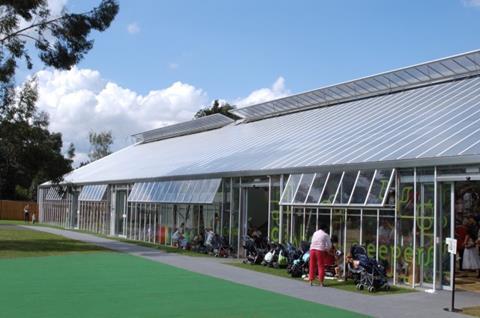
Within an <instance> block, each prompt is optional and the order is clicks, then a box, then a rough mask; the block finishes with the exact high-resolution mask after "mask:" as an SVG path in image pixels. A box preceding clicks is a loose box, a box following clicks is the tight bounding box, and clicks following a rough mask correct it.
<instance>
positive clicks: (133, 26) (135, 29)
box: [127, 22, 140, 34]
mask: <svg viewBox="0 0 480 318" xmlns="http://www.w3.org/2000/svg"><path fill="white" fill-rule="evenodd" d="M127 31H128V33H130V34H136V33H138V32H140V26H139V25H138V24H137V23H136V22H133V23H130V24H129V25H128V26H127Z"/></svg>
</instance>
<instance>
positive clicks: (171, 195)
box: [165, 181, 180, 203]
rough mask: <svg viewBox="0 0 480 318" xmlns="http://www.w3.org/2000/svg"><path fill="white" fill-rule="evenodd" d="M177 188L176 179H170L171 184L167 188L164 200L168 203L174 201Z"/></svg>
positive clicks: (178, 184) (178, 186)
mask: <svg viewBox="0 0 480 318" xmlns="http://www.w3.org/2000/svg"><path fill="white" fill-rule="evenodd" d="M179 188H180V183H179V182H178V181H172V185H171V186H170V188H169V189H168V192H167V196H166V198H165V201H166V202H170V203H172V202H174V201H175V198H176V196H177V192H178V189H179Z"/></svg>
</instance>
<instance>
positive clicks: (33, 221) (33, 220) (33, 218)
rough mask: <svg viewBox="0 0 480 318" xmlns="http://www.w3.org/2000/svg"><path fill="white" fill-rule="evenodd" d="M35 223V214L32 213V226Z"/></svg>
mask: <svg viewBox="0 0 480 318" xmlns="http://www.w3.org/2000/svg"><path fill="white" fill-rule="evenodd" d="M36 221H37V218H36V216H35V212H34V213H32V224H35V223H37V222H36Z"/></svg>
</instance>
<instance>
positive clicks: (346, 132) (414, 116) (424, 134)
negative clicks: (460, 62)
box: [65, 77, 480, 183]
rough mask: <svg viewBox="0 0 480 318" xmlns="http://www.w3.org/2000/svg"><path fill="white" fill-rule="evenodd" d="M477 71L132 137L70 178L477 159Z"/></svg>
mask: <svg viewBox="0 0 480 318" xmlns="http://www.w3.org/2000/svg"><path fill="white" fill-rule="evenodd" d="M479 155H480V78H479V77H469V78H464V79H461V80H455V81H450V82H445V83H439V84H435V85H429V86H423V87H418V88H415V89H409V90H405V91H400V92H396V93H392V94H385V95H380V96H374V97H370V98H365V99H360V100H355V101H351V102H345V103H341V104H337V105H335V106H331V107H321V108H315V109H310V110H305V111H301V112H295V113H291V114H288V115H284V116H278V117H271V118H267V119H263V120H259V121H253V122H246V123H237V124H236V125H227V126H225V127H222V128H220V129H216V130H210V131H205V132H200V133H196V134H192V135H184V136H181V137H177V138H172V139H164V140H160V141H156V142H150V143H145V144H142V143H140V144H135V145H132V146H129V147H127V148H124V149H122V150H120V151H117V152H115V153H113V154H111V155H110V156H108V157H105V158H102V159H100V160H98V161H95V162H93V163H91V164H89V165H87V166H84V167H82V168H79V169H77V170H75V171H73V172H72V173H70V174H69V175H67V176H66V178H65V179H66V181H70V182H74V183H91V182H105V181H109V182H120V181H125V180H143V179H152V178H158V179H162V178H169V179H178V178H189V177H190V178H191V177H192V176H196V177H204V176H227V175H230V176H231V175H246V174H251V175H255V174H268V173H278V172H293V171H296V172H298V171H307V170H308V171H312V170H314V169H332V167H333V168H335V167H345V166H347V165H349V166H368V165H370V166H372V167H376V168H377V167H381V166H392V167H393V166H397V167H398V166H401V165H402V164H403V165H406V164H410V165H412V164H417V165H426V164H429V165H433V164H446V163H450V162H451V161H452V160H454V161H455V162H460V161H461V162H463V163H473V162H480V160H479V158H480V156H479Z"/></svg>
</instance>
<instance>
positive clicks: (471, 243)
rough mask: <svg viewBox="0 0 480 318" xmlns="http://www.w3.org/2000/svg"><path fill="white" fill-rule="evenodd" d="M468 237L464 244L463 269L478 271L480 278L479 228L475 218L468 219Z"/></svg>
mask: <svg viewBox="0 0 480 318" xmlns="http://www.w3.org/2000/svg"><path fill="white" fill-rule="evenodd" d="M468 221H469V222H468V227H467V235H466V236H465V240H464V242H463V245H464V248H465V250H464V252H463V260H462V261H463V264H462V265H463V266H462V267H463V269H464V270H476V271H477V276H478V277H479V278H480V255H479V254H478V247H477V245H478V244H477V243H478V237H477V234H478V228H477V226H476V222H475V219H474V218H473V216H470V217H469V218H468Z"/></svg>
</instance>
